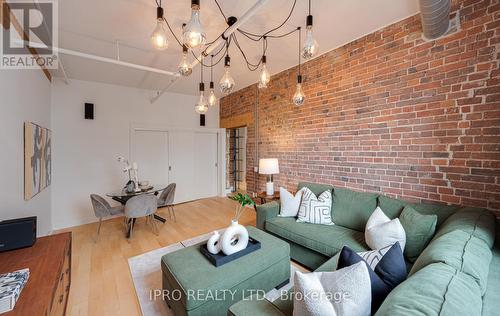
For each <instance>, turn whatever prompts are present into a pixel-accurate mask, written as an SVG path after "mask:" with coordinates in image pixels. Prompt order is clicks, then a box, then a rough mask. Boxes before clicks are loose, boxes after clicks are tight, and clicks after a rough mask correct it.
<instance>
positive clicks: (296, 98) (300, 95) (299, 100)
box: [292, 75, 306, 106]
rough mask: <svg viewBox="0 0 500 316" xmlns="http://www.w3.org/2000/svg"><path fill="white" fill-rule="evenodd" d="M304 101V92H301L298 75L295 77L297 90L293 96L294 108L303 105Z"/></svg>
mask: <svg viewBox="0 0 500 316" xmlns="http://www.w3.org/2000/svg"><path fill="white" fill-rule="evenodd" d="M305 99H306V96H305V95H304V92H303V91H302V76H301V75H298V76H297V88H296V89H295V93H294V95H293V99H292V100H293V103H294V104H295V105H296V106H301V105H302V104H304V101H305Z"/></svg>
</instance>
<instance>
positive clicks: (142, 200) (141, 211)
mask: <svg viewBox="0 0 500 316" xmlns="http://www.w3.org/2000/svg"><path fill="white" fill-rule="evenodd" d="M157 203H158V200H157V199H156V196H154V195H149V194H141V195H138V196H134V197H133V198H130V199H129V200H128V201H127V203H126V204H125V216H126V217H127V219H128V225H129V237H132V231H133V229H134V224H135V220H136V219H137V218H139V217H146V221H148V220H149V222H150V223H151V226H152V227H153V232H154V233H155V234H156V235H158V228H157V227H156V222H155V219H154V214H155V213H156V210H157V209H158V206H157Z"/></svg>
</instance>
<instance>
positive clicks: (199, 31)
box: [182, 0, 207, 48]
mask: <svg viewBox="0 0 500 316" xmlns="http://www.w3.org/2000/svg"><path fill="white" fill-rule="evenodd" d="M206 38H207V36H206V34H205V30H204V29H203V26H201V22H200V0H191V19H190V20H189V22H188V23H187V24H186V26H185V27H184V29H183V32H182V41H183V43H184V45H186V46H187V47H189V48H195V47H198V46H200V45H203V44H205V41H206Z"/></svg>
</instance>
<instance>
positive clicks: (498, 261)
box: [483, 245, 500, 316]
mask: <svg viewBox="0 0 500 316" xmlns="http://www.w3.org/2000/svg"><path fill="white" fill-rule="evenodd" d="M499 297H500V248H498V245H496V246H495V247H494V248H493V250H492V260H491V263H490V272H489V273H488V287H487V289H486V293H485V294H484V296H483V315H485V316H490V315H491V316H493V315H498V311H500V300H499V299H498V298H499Z"/></svg>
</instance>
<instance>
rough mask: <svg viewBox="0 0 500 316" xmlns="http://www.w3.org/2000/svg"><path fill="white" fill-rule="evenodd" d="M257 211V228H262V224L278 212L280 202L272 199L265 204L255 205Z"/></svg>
mask: <svg viewBox="0 0 500 316" xmlns="http://www.w3.org/2000/svg"><path fill="white" fill-rule="evenodd" d="M255 211H256V212H257V225H256V226H257V228H259V229H262V230H264V224H265V222H266V221H267V220H269V219H271V218H275V217H277V216H278V214H279V212H280V204H279V203H278V202H276V201H272V202H269V203H266V204H261V205H256V206H255Z"/></svg>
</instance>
